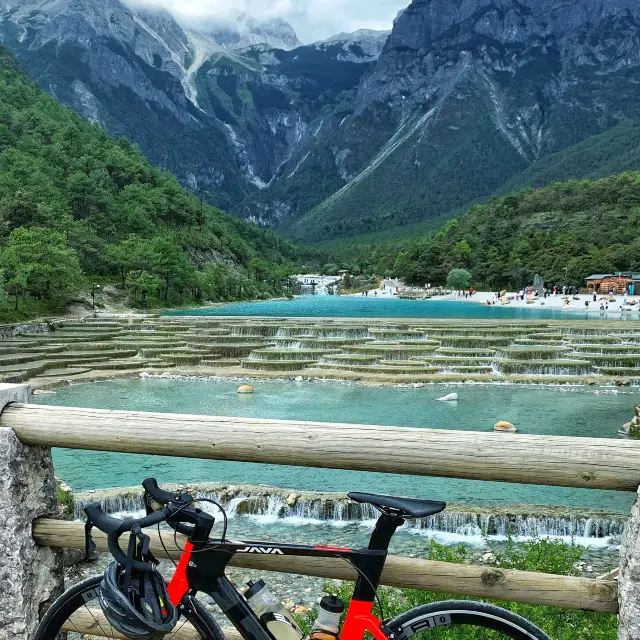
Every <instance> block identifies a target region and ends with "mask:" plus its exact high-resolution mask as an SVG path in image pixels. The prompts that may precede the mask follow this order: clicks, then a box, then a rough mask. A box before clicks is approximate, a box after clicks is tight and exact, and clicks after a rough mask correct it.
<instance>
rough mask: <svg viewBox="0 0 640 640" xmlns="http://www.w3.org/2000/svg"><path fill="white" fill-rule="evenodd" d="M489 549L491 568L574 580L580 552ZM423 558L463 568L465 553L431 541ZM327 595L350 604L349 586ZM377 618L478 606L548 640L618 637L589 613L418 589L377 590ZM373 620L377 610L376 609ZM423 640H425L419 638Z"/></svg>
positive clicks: (455, 634)
mask: <svg viewBox="0 0 640 640" xmlns="http://www.w3.org/2000/svg"><path fill="white" fill-rule="evenodd" d="M491 546H492V547H493V551H494V555H495V556H496V565H495V566H497V567H500V568H505V569H519V570H523V571H538V572H543V573H555V574H558V575H575V574H576V570H575V568H574V565H575V563H576V561H577V560H578V559H579V558H580V554H581V552H582V551H584V549H582V548H580V547H578V546H577V545H575V544H567V543H564V542H557V541H554V540H549V539H537V540H532V541H531V542H525V543H523V544H519V545H516V544H514V543H513V541H512V540H508V541H507V545H506V548H505V549H504V550H499V549H498V548H497V547H496V546H495V545H493V544H492V545H491ZM427 557H428V559H429V560H438V561H441V562H458V563H459V562H465V561H467V560H468V551H467V549H466V548H465V547H464V546H462V545H459V546H445V545H441V544H438V543H437V542H435V541H434V540H431V541H430V543H429V549H428V554H427ZM325 589H326V591H327V593H332V594H335V595H337V596H338V597H340V598H341V599H342V600H343V601H344V602H345V603H348V602H349V601H350V600H351V594H352V591H353V583H348V582H345V583H342V584H341V585H340V586H339V587H336V586H333V585H327V586H326V587H325ZM379 595H380V599H381V603H382V609H383V612H384V613H383V617H384V618H385V619H387V620H388V619H390V618H393V617H395V616H397V615H400V614H401V613H404V612H405V611H408V610H409V609H412V608H414V607H418V606H420V605H423V604H428V603H431V602H437V601H439V600H451V599H456V600H460V599H462V600H483V601H485V602H492V603H493V604H496V605H498V606H500V607H504V608H505V609H508V610H509V611H513V612H514V613H516V614H518V615H520V616H523V617H525V618H527V619H528V620H530V621H531V622H532V623H534V624H535V625H537V626H538V627H540V628H541V629H542V630H543V631H545V632H546V633H547V634H548V635H549V636H550V637H551V638H553V640H615V639H616V638H617V633H618V631H617V630H618V620H617V616H615V615H613V614H606V613H594V612H590V611H571V610H566V609H560V608H557V607H547V606H545V607H538V606H533V605H528V604H521V603H517V602H504V601H499V600H488V599H485V598H470V597H466V596H460V595H457V594H454V593H432V592H429V591H422V590H418V589H394V588H387V587H383V588H381V589H380V590H379ZM375 613H376V615H378V616H380V615H381V614H380V610H379V608H378V606H377V605H376V610H375ZM314 619H315V612H310V614H309V615H307V616H306V617H305V618H304V619H303V620H302V621H301V622H302V623H303V624H304V630H308V629H309V628H310V627H311V626H312V624H313V620H314ZM497 637H503V636H496V634H494V633H493V632H489V631H484V630H479V629H477V628H470V627H469V628H465V627H455V628H440V629H437V630H431V631H430V632H429V635H428V638H429V640H445V639H450V640H485V639H486V640H491V639H496V638H497ZM425 640H426V638H425Z"/></svg>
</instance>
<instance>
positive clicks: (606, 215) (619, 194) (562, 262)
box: [317, 171, 640, 290]
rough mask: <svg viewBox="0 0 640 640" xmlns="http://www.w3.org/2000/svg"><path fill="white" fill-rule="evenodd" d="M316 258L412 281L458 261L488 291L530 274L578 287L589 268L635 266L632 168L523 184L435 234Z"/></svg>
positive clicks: (637, 228)
mask: <svg viewBox="0 0 640 640" xmlns="http://www.w3.org/2000/svg"><path fill="white" fill-rule="evenodd" d="M317 259H318V260H320V261H323V260H328V261H330V264H329V265H328V267H329V269H331V268H333V267H334V266H335V265H338V266H339V267H345V266H350V267H351V268H352V269H353V270H354V271H355V272H357V273H360V272H362V273H366V272H375V273H377V274H379V275H394V276H397V277H401V278H404V279H405V280H406V281H407V282H408V283H411V284H416V285H424V284H425V283H433V284H444V283H445V281H446V278H447V274H448V273H449V271H450V270H451V269H454V268H464V269H468V270H470V272H471V273H472V275H473V280H474V284H475V285H476V287H482V288H486V289H494V290H495V289H497V288H502V287H509V288H515V289H517V288H520V287H522V286H523V285H525V284H531V282H532V281H533V277H534V275H535V274H536V273H539V274H540V275H541V276H542V277H543V278H544V280H545V282H547V283H550V284H568V285H570V284H575V285H577V286H582V285H583V284H584V278H585V277H586V276H589V275H591V274H593V273H607V272H611V271H626V270H630V269H631V270H635V271H640V173H638V172H631V171H630V172H626V173H622V174H619V175H614V176H612V177H609V178H604V179H601V180H596V181H589V180H573V181H569V182H562V183H555V184H552V185H551V186H549V187H546V188H543V189H533V188H530V187H529V188H526V189H524V190H522V191H520V192H518V193H514V194H511V195H508V196H506V197H502V198H493V199H492V200H491V201H490V202H489V203H488V204H486V205H476V206H474V207H472V208H471V209H470V210H468V211H467V212H466V213H464V214H463V215H461V216H460V217H459V218H456V219H453V220H450V221H449V222H447V223H446V224H445V225H444V227H443V228H442V229H441V230H440V231H438V232H437V233H432V234H430V235H427V236H422V237H419V238H407V239H405V240H397V241H394V242H390V243H386V244H376V245H370V246H361V247H355V246H354V245H350V246H348V247H345V248H343V249H333V250H332V252H331V253H329V254H327V255H323V254H322V253H319V254H318V256H317Z"/></svg>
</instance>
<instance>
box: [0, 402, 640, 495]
mask: <svg viewBox="0 0 640 640" xmlns="http://www.w3.org/2000/svg"><path fill="white" fill-rule="evenodd" d="M0 426H2V427H9V428H11V429H13V430H14V432H15V433H16V435H17V436H18V438H19V439H20V441H21V442H22V443H23V444H26V445H30V446H47V447H67V448H71V449H93V450H100V451H119V452H126V453H145V454H155V455H165V456H179V457H189V458H207V459H212V460H235V461H241V462H261V463H269V464H280V465H298V466H304V467H322V468H330V469H354V470H360V471H380V472H386V473H400V474H408V475H419V476H440V477H446V478H467V479H473V480H495V481H502V482H517V483H521V484H541V485H555V486H564V487H585V488H591V489H614V490H618V491H636V490H637V488H638V486H639V485H640V442H637V441H631V440H625V441H621V440H613V439H605V438H569V437H561V436H535V435H526V434H505V433H479V432H473V431H446V430H441V429H419V428H400V427H382V426H370V425H352V424H337V423H322V422H293V421H285V420H257V419H249V418H226V417H224V418H223V417H210V416H200V415H197V416H196V415H173V414H167V413H143V412H136V411H108V410H105V409H80V408H68V407H55V406H41V405H31V404H15V405H10V406H8V407H7V408H6V409H5V410H4V411H3V413H2V417H1V421H0Z"/></svg>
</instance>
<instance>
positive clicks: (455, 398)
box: [438, 393, 458, 402]
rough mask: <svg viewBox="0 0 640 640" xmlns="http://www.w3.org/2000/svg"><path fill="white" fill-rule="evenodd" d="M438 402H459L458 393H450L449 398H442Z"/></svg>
mask: <svg viewBox="0 0 640 640" xmlns="http://www.w3.org/2000/svg"><path fill="white" fill-rule="evenodd" d="M438 400H440V401H441V402H457V401H458V394H457V393H450V394H449V395H447V396H442V398H438Z"/></svg>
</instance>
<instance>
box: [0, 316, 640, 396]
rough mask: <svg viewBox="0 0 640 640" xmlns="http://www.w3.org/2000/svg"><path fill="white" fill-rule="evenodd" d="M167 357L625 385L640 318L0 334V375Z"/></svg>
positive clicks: (245, 367)
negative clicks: (623, 320)
mask: <svg viewBox="0 0 640 640" xmlns="http://www.w3.org/2000/svg"><path fill="white" fill-rule="evenodd" d="M170 368H174V369H177V370H178V371H180V372H183V373H184V372H186V373H202V374H209V375H213V374H216V375H222V376H238V375H251V376H263V377H290V376H297V375H303V376H305V377H312V378H333V379H336V378H339V379H350V380H364V381H371V382H380V381H383V382H400V383H401V382H458V381H475V382H489V381H500V382H504V381H508V382H544V383H550V382H563V383H582V384H594V385H600V384H617V385H634V384H640V322H613V321H602V322H594V321H584V320H582V321H579V320H573V321H563V322H559V321H544V322H543V321H535V322H531V321H529V322H526V321H518V322H514V321H499V320H492V321H483V320H449V321H446V320H431V321H427V320H389V319H380V318H378V319H340V318H332V319H325V318H307V319H299V318H235V317H233V318H217V317H172V318H167V317H164V318H158V317H148V318H138V319H131V318H112V319H101V318H86V319H84V320H82V321H78V320H69V321H64V322H62V323H59V324H58V326H57V328H56V330H55V331H52V332H47V333H38V334H29V335H18V336H16V337H11V338H10V339H4V340H2V341H0V381H4V382H19V381H23V380H30V379H34V378H35V379H37V380H38V382H39V383H46V384H49V383H51V382H52V381H55V380H72V381H78V380H86V379H91V378H92V377H93V378H95V377H96V375H97V374H101V375H102V376H103V377H105V376H107V377H108V375H109V373H118V374H119V375H122V374H126V372H132V373H135V372H138V371H144V370H148V371H165V370H167V369H170ZM101 372H102V373H101Z"/></svg>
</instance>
